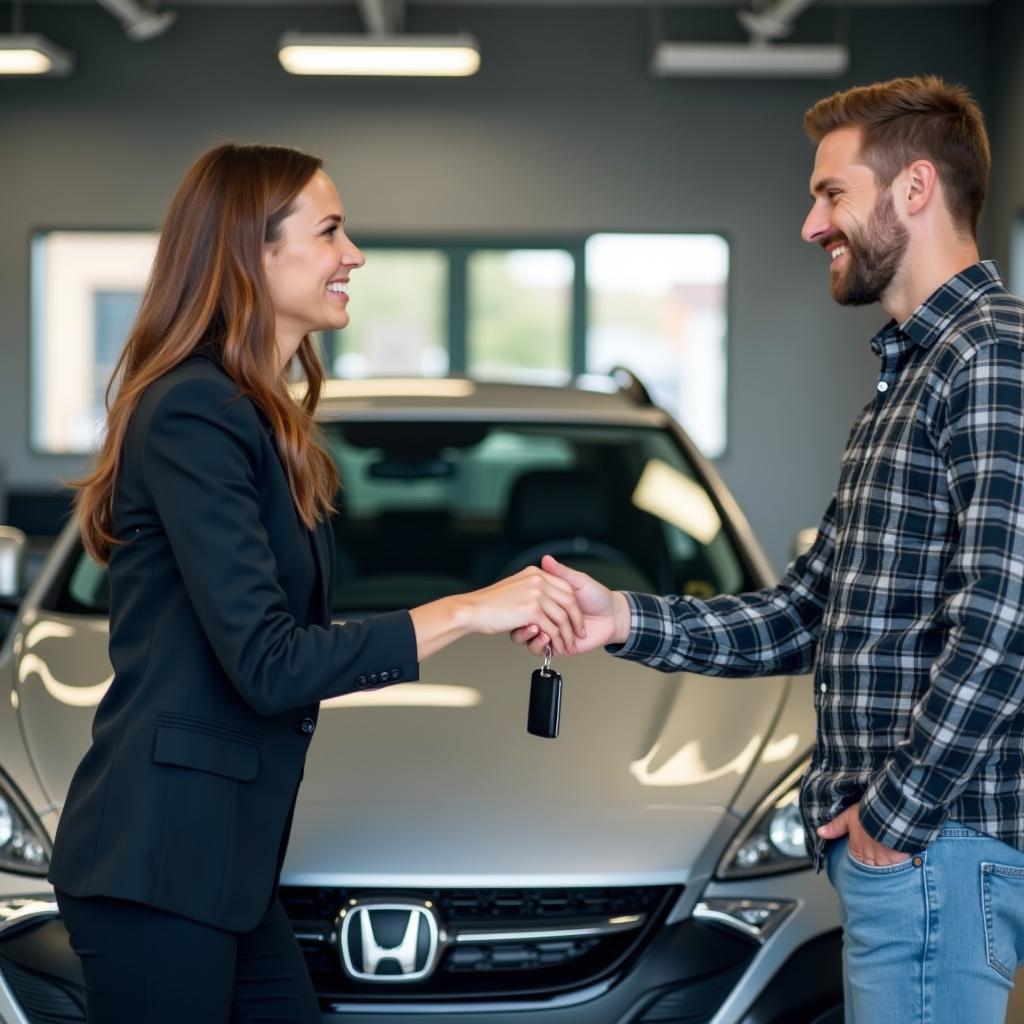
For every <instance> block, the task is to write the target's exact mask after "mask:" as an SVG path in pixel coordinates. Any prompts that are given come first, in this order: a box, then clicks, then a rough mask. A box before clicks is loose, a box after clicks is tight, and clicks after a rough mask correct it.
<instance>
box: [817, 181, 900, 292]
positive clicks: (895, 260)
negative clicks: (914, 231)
mask: <svg viewBox="0 0 1024 1024" xmlns="http://www.w3.org/2000/svg"><path fill="white" fill-rule="evenodd" d="M909 242H910V232H908V231H907V229H906V228H905V227H904V226H903V224H901V223H900V219H899V217H898V216H897V215H896V206H895V204H894V203H893V201H892V194H891V193H890V192H888V191H885V192H883V193H882V194H881V195H880V196H879V197H878V200H877V201H876V203H875V206H874V209H873V210H872V211H871V215H870V216H869V217H868V222H867V224H866V225H865V227H864V230H863V231H859V232H858V234H856V235H847V236H846V246H847V266H846V270H845V272H843V273H838V274H833V275H832V280H831V283H830V287H831V289H832V298H833V299H835V300H836V302H838V303H839V304H840V305H841V306H867V305H870V304H871V303H872V302H878V300H879V299H880V298H881V297H882V295H883V293H884V292H885V290H886V288H888V287H889V285H890V284H891V283H892V279H893V278H894V277H895V276H896V272H897V271H898V270H899V269H900V264H901V263H902V262H903V256H904V254H905V253H906V251H907V245H908V243H909Z"/></svg>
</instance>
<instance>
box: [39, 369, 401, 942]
mask: <svg viewBox="0 0 1024 1024" xmlns="http://www.w3.org/2000/svg"><path fill="white" fill-rule="evenodd" d="M113 532H114V535H115V536H116V537H117V538H118V539H119V540H122V541H125V543H124V544H123V545H120V546H117V547H115V548H114V549H113V551H112V554H111V558H110V608H111V615H110V659H111V663H112V665H113V668H114V680H113V682H112V684H111V686H110V689H109V690H108V691H107V693H106V695H105V696H104V698H103V700H102V701H101V703H100V705H99V707H98V708H97V710H96V718H95V721H94V723H93V732H92V737H93V742H92V746H91V747H90V749H89V751H88V752H87V753H86V755H85V757H84V759H83V760H82V763H81V764H80V765H79V767H78V769H77V770H76V772H75V775H74V778H73V779H72V782H71V788H70V790H69V792H68V796H67V801H66V802H65V805H64V809H63V812H62V814H61V819H60V823H59V826H58V829H57V836H56V840H55V843H54V851H53V858H52V861H51V865H50V873H49V876H48V877H49V879H50V881H51V882H52V883H53V884H54V886H55V887H56V888H57V889H62V890H64V891H66V892H69V893H71V894H72V895H74V896H90V895H104V896H115V897H120V898H123V899H129V900H135V901H138V902H141V903H145V904H148V905H150V906H153V907H158V908H161V909H164V910H169V911H172V912H174V913H178V914H182V915H184V916H186V917H189V918H193V919H194V920H197V921H201V922H203V923H205V924H210V925H214V926H216V927H220V928H225V929H229V930H233V931H245V930H248V929H251V928H253V927H254V926H255V925H256V924H257V923H258V922H259V921H260V919H261V917H262V916H263V914H264V912H265V911H266V909H267V907H268V905H269V903H270V900H271V899H272V898H273V895H274V890H275V888H276V885H277V881H278V877H279V875H280V869H281V862H282V860H283V858H284V849H285V845H286V843H287V838H288V831H289V828H290V825H291V815H292V812H293V810H294V805H295V796H296V792H297V789H298V785H299V781H300V779H301V777H302V769H303V763H304V761H305V757H306V749H307V747H308V745H309V741H310V737H311V736H312V734H313V731H314V728H315V726H316V720H317V711H318V702H319V701H321V700H324V699H326V698H328V697H334V696H338V695H340V694H345V693H350V692H352V691H354V690H358V689H366V688H370V686H371V684H379V683H380V682H381V681H385V682H388V683H390V682H399V681H401V682H407V681H411V680H414V679H416V678H418V671H419V669H418V664H417V656H416V639H415V634H414V632H413V627H412V620H411V618H410V617H409V614H408V612H404V611H402V612H394V613H391V614H387V615H378V616H374V617H372V618H369V619H366V620H364V621H362V622H353V623H345V624H339V625H332V624H331V619H330V595H331V593H332V574H333V566H334V537H333V532H332V530H331V529H330V526H329V525H328V524H321V525H320V526H319V527H318V528H317V529H316V530H313V531H309V530H307V529H306V528H305V526H304V525H303V523H302V521H301V520H300V519H299V518H298V515H297V513H296V511H295V505H294V503H293V501H292V497H291V493H290V491H289V488H288V483H287V479H286V477H285V473H284V468H283V466H282V464H281V461H280V459H279V457H278V454H277V450H276V448H275V446H274V441H273V436H272V433H271V431H270V427H269V424H268V423H267V421H266V419H265V418H263V416H262V415H261V414H260V413H259V412H258V411H257V409H256V407H255V406H254V405H253V403H252V402H251V401H250V400H249V399H248V398H245V397H243V396H241V395H240V394H239V392H238V388H237V387H236V386H235V384H234V382H233V381H232V380H231V378H230V377H228V376H227V374H226V373H225V372H224V371H223V369H222V368H221V366H220V364H219V363H218V362H217V360H216V357H215V356H213V355H212V352H211V351H209V350H207V351H206V354H200V355H194V356H192V357H191V358H189V359H187V360H186V361H185V362H184V363H182V364H181V365H180V366H178V367H177V368H175V369H174V370H172V371H171V372H170V373H168V374H167V375H166V376H164V377H162V378H161V379H160V380H158V381H157V382H155V383H154V384H153V385H152V386H151V387H150V388H149V390H148V391H147V392H146V394H145V395H144V396H143V397H142V400H141V401H140V403H139V406H138V408H137V409H136V411H135V414H134V416H133V417H132V421H131V424H130V426H129V428H128V433H127V437H126V439H125V444H124V453H123V461H122V464H121V469H120V472H119V475H118V480H117V489H116V494H115V501H114V523H113ZM338 781H339V785H343V784H344V780H343V779H339V780H338Z"/></svg>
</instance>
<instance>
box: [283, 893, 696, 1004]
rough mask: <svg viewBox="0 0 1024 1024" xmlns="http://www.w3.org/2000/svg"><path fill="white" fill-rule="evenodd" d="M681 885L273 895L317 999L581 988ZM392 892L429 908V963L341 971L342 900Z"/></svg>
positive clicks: (631, 947)
mask: <svg viewBox="0 0 1024 1024" xmlns="http://www.w3.org/2000/svg"><path fill="white" fill-rule="evenodd" d="M681 891H682V890H681V889H680V888H679V887H672V886H646V887H628V888H587V889H448V890H425V889H424V890H408V889H402V890H388V891H387V892H386V893H385V892H383V891H367V890H365V889H351V890H350V889H342V888H326V887H325V888H314V887H297V886H282V887H281V891H280V895H281V901H282V903H283V904H284V908H285V911H286V912H287V914H288V917H289V918H290V920H291V922H292V925H293V927H294V929H295V933H296V936H297V937H298V939H299V945H300V946H301V948H302V951H303V953H304V954H305V957H306V962H307V964H308V965H309V970H310V974H311V975H312V977H313V984H314V986H315V988H316V991H317V994H318V996H319V997H320V998H321V999H323V1000H327V1001H335V1000H343V1001H345V1002H346V1003H348V1002H381V1001H383V1002H389V1003H391V1002H430V1001H434V1000H438V1001H440V1000H449V1001H450V1000H456V1001H457V1000H481V999H486V1000H494V999H499V1000H501V999H506V1000H513V999H523V998H527V999H528V998H547V997H550V996H552V995H556V994H558V993H562V992H566V991H570V990H572V989H577V988H583V987H586V986H587V985H591V984H593V983H595V982H598V981H601V980H603V979H606V978H608V977H609V976H612V975H614V974H616V973H618V972H621V971H622V970H623V969H625V967H627V966H628V964H629V963H631V962H632V961H633V960H635V958H636V957H637V956H638V955H639V954H640V952H641V951H642V950H643V948H644V947H645V945H646V943H647V941H648V940H649V938H650V937H651V935H652V933H653V932H654V930H655V929H656V928H657V926H658V925H659V924H660V923H661V922H662V921H663V920H664V919H665V916H666V915H667V914H668V911H669V909H670V908H671V906H672V905H673V903H674V902H675V900H676V898H677V897H678V895H679V893H680V892H681ZM391 897H394V898H406V899H409V898H412V899H416V900H423V901H427V900H429V901H430V902H431V903H432V905H433V906H434V907H435V908H436V909H437V912H438V916H439V917H440V918H441V921H442V924H443V927H444V930H445V931H446V933H447V935H448V939H449V941H448V943H447V945H446V947H445V949H444V952H443V954H442V956H441V958H440V960H439V961H438V963H437V966H436V969H435V970H434V971H433V973H432V975H431V976H430V977H429V978H427V979H425V980H423V981H418V982H407V981H400V982H397V983H394V982H393V983H388V982H387V981H386V980H385V981H380V982H378V981H369V982H367V981H359V980H356V979H354V978H351V977H349V975H348V974H347V972H346V971H345V969H344V967H343V965H342V958H341V954H340V951H339V947H338V927H337V924H338V915H339V913H340V911H341V909H342V908H343V907H345V906H346V905H348V903H349V901H350V900H353V899H356V900H364V899H371V898H373V899H376V898H391ZM610 922H612V924H611V925H610V924H609V923H610ZM552 933H554V934H552ZM560 933H575V934H560ZM580 933H582V934H580ZM591 933H592V934H591Z"/></svg>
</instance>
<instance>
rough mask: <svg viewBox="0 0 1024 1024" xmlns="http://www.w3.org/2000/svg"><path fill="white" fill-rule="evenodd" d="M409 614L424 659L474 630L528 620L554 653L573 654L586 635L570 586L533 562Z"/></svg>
mask: <svg viewBox="0 0 1024 1024" xmlns="http://www.w3.org/2000/svg"><path fill="white" fill-rule="evenodd" d="M409 614H410V616H411V617H412V624H413V628H414V629H415V631H416V649H417V654H418V657H419V660H420V661H423V659H424V658H429V657H430V656H431V655H432V654H436V653H437V652H438V651H440V650H442V649H443V648H445V647H447V646H448V645H449V644H450V643H453V642H454V641H456V640H458V639H459V638H460V637H463V636H467V635H468V634H470V633H486V634H493V633H507V632H508V631H509V630H515V629H517V627H519V626H522V625H524V624H527V623H533V624H534V625H535V626H536V627H537V630H539V631H540V632H541V634H542V635H543V636H544V637H545V640H544V644H548V643H550V644H551V647H552V649H553V650H554V652H555V653H556V654H575V653H576V652H577V650H578V645H579V641H580V640H582V639H583V638H584V637H585V636H586V630H585V628H584V624H583V613H582V611H581V610H580V607H579V604H578V602H577V600H576V594H575V592H574V590H573V588H572V586H571V585H570V584H569V583H567V582H566V581H565V580H563V579H560V578H559V577H557V576H553V575H550V574H549V573H546V572H541V570H540V569H538V568H537V567H536V566H535V565H531V566H528V567H527V568H526V569H523V570H522V571H521V572H517V573H516V574H515V576H509V577H508V578H507V579H503V580H499V581H498V582H497V583H492V584H491V585H490V586H489V587H484V588H483V589H482V590H473V591H470V593H468V594H456V595H455V596H454V597H443V598H441V599H440V600H439V601H431V602H430V604H421V605H420V606H419V607H418V608H413V609H412V611H410V613H409ZM535 635H536V633H535ZM548 638H550V639H548ZM543 649H544V647H543V645H542V646H541V650H543Z"/></svg>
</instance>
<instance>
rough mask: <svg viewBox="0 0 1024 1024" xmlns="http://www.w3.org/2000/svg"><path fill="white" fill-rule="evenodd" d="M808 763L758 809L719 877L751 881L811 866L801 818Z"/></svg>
mask: <svg viewBox="0 0 1024 1024" xmlns="http://www.w3.org/2000/svg"><path fill="white" fill-rule="evenodd" d="M808 764H809V762H808V761H805V762H804V763H803V764H801V765H800V767H799V768H797V769H796V770H795V771H793V772H791V773H790V774H789V775H787V776H786V778H785V779H783V780H782V782H780V783H779V785H778V786H776V787H775V789H773V790H772V791H771V793H769V794H768V796H767V797H766V798H765V799H764V800H763V801H762V802H761V803H760V804H759V805H758V806H757V808H756V810H755V811H754V812H753V813H752V814H751V815H750V817H749V818H748V819H747V821H746V822H745V823H744V825H743V827H742V828H741V829H740V830H739V832H738V833H737V835H736V838H735V839H734V840H733V841H732V842H731V843H730V844H729V848H728V849H727V850H726V851H725V856H724V857H723V858H722V861H721V863H720V864H719V866H718V871H717V875H718V877H719V878H750V877H752V876H754V875H771V874H775V873H776V872H779V871H792V870H794V869H795V868H804V867H807V866H808V865H809V864H810V858H809V857H808V856H807V850H806V848H805V847H804V823H803V820H802V819H801V817H800V780H801V779H802V778H803V776H804V772H806V771H807V766H808Z"/></svg>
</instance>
